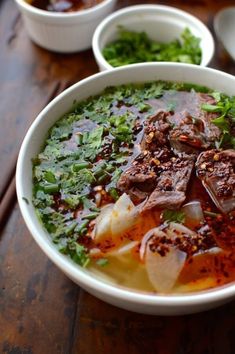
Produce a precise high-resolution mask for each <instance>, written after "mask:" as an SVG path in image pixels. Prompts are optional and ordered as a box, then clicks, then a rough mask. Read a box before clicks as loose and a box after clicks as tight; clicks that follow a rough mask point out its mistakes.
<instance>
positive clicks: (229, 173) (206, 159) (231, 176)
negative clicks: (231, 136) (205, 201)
mask: <svg viewBox="0 0 235 354" xmlns="http://www.w3.org/2000/svg"><path fill="white" fill-rule="evenodd" d="M196 169H197V176H198V177H199V178H200V179H201V181H202V183H203V185H204V187H205V189H206V190H207V192H208V194H209V195H210V197H211V199H212V200H213V202H214V203H215V205H216V206H217V208H218V209H219V210H220V211H221V212H222V213H228V212H231V211H232V210H235V150H224V151H220V150H209V151H205V152H203V153H201V154H200V155H199V157H198V159H197V162H196Z"/></svg>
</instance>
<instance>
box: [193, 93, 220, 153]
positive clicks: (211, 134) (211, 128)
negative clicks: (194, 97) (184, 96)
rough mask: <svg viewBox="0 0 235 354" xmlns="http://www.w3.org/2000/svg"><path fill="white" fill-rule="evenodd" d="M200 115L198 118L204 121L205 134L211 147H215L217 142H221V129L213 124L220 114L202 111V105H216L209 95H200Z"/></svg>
mask: <svg viewBox="0 0 235 354" xmlns="http://www.w3.org/2000/svg"><path fill="white" fill-rule="evenodd" d="M198 97H199V107H200V110H199V115H198V118H199V119H201V120H202V121H203V124H204V134H205V137H206V140H207V142H208V143H209V145H210V146H211V145H213V143H214V142H215V141H218V140H220V136H221V131H220V129H219V128H218V127H217V126H216V125H215V124H213V123H212V120H213V119H215V118H217V117H218V113H212V112H206V111H203V110H202V109H201V106H202V104H205V103H206V104H212V105H213V104H215V103H216V102H215V99H214V98H213V97H212V96H210V95H207V94H204V93H199V94H198Z"/></svg>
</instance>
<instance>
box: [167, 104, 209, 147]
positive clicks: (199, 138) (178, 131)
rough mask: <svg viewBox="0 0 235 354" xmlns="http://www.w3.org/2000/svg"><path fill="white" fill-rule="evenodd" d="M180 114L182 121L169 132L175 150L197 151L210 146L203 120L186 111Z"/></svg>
mask: <svg viewBox="0 0 235 354" xmlns="http://www.w3.org/2000/svg"><path fill="white" fill-rule="evenodd" d="M178 115H180V123H179V125H178V126H175V127H174V128H173V129H172V130H171V131H170V133H169V140H170V144H171V147H172V148H173V149H174V151H175V152H176V153H177V152H185V153H197V152H198V150H201V149H202V148H205V149H206V148H208V146H209V143H208V142H207V139H206V136H205V133H204V123H203V121H202V120H201V119H200V118H194V117H192V116H190V115H189V113H188V112H186V111H184V112H181V113H179V114H178Z"/></svg>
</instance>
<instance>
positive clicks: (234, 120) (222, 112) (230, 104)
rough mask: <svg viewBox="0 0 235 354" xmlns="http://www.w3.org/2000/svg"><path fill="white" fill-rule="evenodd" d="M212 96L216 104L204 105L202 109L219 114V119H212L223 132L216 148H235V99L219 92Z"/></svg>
mask: <svg viewBox="0 0 235 354" xmlns="http://www.w3.org/2000/svg"><path fill="white" fill-rule="evenodd" d="M212 96H213V97H214V98H215V100H216V104H215V105H211V104H203V105H202V107H201V108H202V109H203V110H204V111H206V112H213V113H214V112H215V113H219V117H217V118H215V119H212V123H213V124H215V125H216V126H217V127H218V128H219V129H220V130H221V137H220V140H219V141H217V142H216V147H217V148H222V147H225V148H227V147H228V148H230V147H232V148H235V138H234V136H233V133H232V129H234V127H235V97H227V96H226V95H223V94H221V93H218V92H213V93H212Z"/></svg>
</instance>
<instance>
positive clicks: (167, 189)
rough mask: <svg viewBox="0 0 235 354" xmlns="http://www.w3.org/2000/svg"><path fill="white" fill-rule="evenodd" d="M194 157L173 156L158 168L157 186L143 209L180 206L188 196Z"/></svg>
mask: <svg viewBox="0 0 235 354" xmlns="http://www.w3.org/2000/svg"><path fill="white" fill-rule="evenodd" d="M193 166H194V160H193V158H192V157H189V156H187V157H186V156H184V157H181V158H179V157H178V158H176V157H172V158H171V159H170V160H169V161H168V162H166V163H163V164H161V165H160V166H159V168H158V178H157V180H156V188H155V190H154V191H153V193H152V194H151V195H150V197H149V199H148V200H147V202H146V203H145V205H144V206H143V211H146V210H150V209H152V208H160V209H161V208H167V209H175V208H176V209H177V208H179V207H180V206H181V205H182V203H183V202H184V200H185V198H186V194H185V193H186V189H187V186H188V182H189V179H190V176H191V173H192V170H193Z"/></svg>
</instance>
